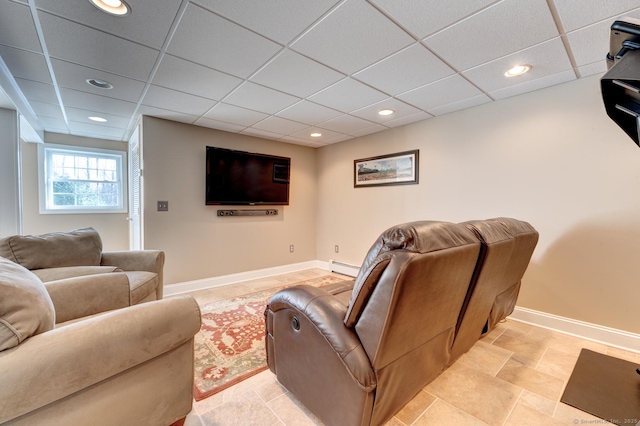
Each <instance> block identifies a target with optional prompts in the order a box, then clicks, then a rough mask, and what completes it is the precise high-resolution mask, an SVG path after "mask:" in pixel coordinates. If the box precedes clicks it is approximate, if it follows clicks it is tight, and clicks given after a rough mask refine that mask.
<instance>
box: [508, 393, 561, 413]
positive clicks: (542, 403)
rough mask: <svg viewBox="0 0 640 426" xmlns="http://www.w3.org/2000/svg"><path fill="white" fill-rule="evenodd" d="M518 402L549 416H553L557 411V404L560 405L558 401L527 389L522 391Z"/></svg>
mask: <svg viewBox="0 0 640 426" xmlns="http://www.w3.org/2000/svg"><path fill="white" fill-rule="evenodd" d="M518 403H519V404H523V405H526V406H527V407H531V408H533V409H534V410H537V411H539V412H541V413H544V414H547V415H549V416H553V413H555V411H556V405H558V401H553V400H551V399H549V398H545V397H543V396H540V395H538V394H537V393H533V392H530V391H528V390H526V389H525V390H523V391H522V394H521V395H520V399H519V400H518Z"/></svg>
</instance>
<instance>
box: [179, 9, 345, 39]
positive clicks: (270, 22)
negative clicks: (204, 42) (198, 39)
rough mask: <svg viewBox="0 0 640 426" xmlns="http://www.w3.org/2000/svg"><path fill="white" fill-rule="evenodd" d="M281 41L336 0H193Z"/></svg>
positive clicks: (299, 31)
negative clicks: (302, 0)
mask: <svg viewBox="0 0 640 426" xmlns="http://www.w3.org/2000/svg"><path fill="white" fill-rule="evenodd" d="M192 1H193V2H194V3H197V4H200V5H202V6H203V7H205V8H207V9H209V10H211V11H213V12H215V13H218V14H220V15H222V16H224V17H226V18H228V19H230V20H232V21H234V22H237V23H238V24H241V25H243V26H245V27H248V28H251V29H253V30H254V31H256V32H257V33H259V34H262V35H264V36H265V37H268V38H270V39H272V40H275V41H277V42H278V43H281V44H287V43H289V42H290V41H291V40H293V38H294V37H296V36H297V35H298V34H300V33H301V32H302V31H303V30H305V29H306V28H307V27H308V26H309V25H311V24H312V23H313V22H314V21H316V20H317V19H318V18H320V17H321V16H322V15H323V14H324V13H325V11H326V10H328V9H330V8H331V7H332V6H333V5H334V4H336V3H337V0H313V1H306V2H301V1H300V0H278V1H275V2H274V1H264V0H242V1H237V0H192Z"/></svg>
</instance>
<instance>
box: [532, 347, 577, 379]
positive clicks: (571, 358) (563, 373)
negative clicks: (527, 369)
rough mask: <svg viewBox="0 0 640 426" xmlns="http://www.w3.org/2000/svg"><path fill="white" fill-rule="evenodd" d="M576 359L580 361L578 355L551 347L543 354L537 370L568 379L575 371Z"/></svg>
mask: <svg viewBox="0 0 640 426" xmlns="http://www.w3.org/2000/svg"><path fill="white" fill-rule="evenodd" d="M576 361H578V357H577V356H576V355H572V354H568V353H566V352H561V351H558V350H556V349H551V348H549V349H547V351H546V352H545V353H544V355H543V356H542V359H541V360H540V362H539V363H538V366H537V367H536V370H538V371H540V372H542V373H546V374H549V375H550V376H553V377H557V378H559V379H562V380H565V381H567V380H569V377H570V376H571V373H572V372H573V367H575V365H576Z"/></svg>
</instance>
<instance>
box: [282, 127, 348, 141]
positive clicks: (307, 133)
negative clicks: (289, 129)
mask: <svg viewBox="0 0 640 426" xmlns="http://www.w3.org/2000/svg"><path fill="white" fill-rule="evenodd" d="M312 133H320V134H321V136H319V137H312V136H311V134H312ZM341 135H342V133H338V132H332V131H331V130H327V129H321V128H319V127H308V128H306V129H304V130H300V131H298V132H295V133H292V134H291V135H289V136H292V137H294V138H297V139H300V140H304V141H307V142H316V143H321V144H323V143H325V141H327V140H330V139H333V138H335V137H337V136H341Z"/></svg>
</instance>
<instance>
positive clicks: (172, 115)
mask: <svg viewBox="0 0 640 426" xmlns="http://www.w3.org/2000/svg"><path fill="white" fill-rule="evenodd" d="M139 115H146V116H149V117H156V118H164V119H165V120H171V121H178V122H180V123H187V124H193V122H195V121H196V120H197V119H198V117H197V116H195V115H189V114H183V113H180V112H176V111H169V110H166V109H162V108H156V107H152V106H148V105H140V108H138V116H139Z"/></svg>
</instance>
